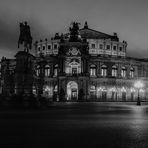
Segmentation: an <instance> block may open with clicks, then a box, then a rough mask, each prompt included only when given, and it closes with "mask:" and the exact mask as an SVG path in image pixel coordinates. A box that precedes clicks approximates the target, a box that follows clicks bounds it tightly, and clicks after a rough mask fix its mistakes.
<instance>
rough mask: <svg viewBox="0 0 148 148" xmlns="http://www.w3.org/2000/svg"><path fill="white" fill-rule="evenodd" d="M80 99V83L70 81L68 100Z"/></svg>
mask: <svg viewBox="0 0 148 148" xmlns="http://www.w3.org/2000/svg"><path fill="white" fill-rule="evenodd" d="M77 99H78V84H77V83H76V82H75V81H70V82H68V84H67V100H68V101H76V100H77Z"/></svg>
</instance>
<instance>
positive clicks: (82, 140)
mask: <svg viewBox="0 0 148 148" xmlns="http://www.w3.org/2000/svg"><path fill="white" fill-rule="evenodd" d="M135 104H136V103H101V102H98V103H95V102H94V103H56V104H53V105H51V107H49V109H47V110H12V109H11V110H10V109H9V110H0V137H1V138H0V147H6V146H9V147H20V148H22V147H26V148H27V147H32V148H34V147H48V148H49V147H51V148H53V147H65V148H66V147H69V148H71V147H72V148H75V147H89V148H92V147H96V148H148V106H147V105H146V104H144V103H142V106H136V105H135Z"/></svg>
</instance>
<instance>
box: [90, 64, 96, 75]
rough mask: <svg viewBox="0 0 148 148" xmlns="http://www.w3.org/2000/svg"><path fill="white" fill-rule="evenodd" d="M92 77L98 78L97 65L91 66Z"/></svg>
mask: <svg viewBox="0 0 148 148" xmlns="http://www.w3.org/2000/svg"><path fill="white" fill-rule="evenodd" d="M90 76H96V65H93V64H92V65H90Z"/></svg>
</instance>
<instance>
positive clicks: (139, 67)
mask: <svg viewBox="0 0 148 148" xmlns="http://www.w3.org/2000/svg"><path fill="white" fill-rule="evenodd" d="M72 27H73V28H74V26H72ZM73 28H72V29H73ZM72 29H71V30H72ZM126 53H127V42H126V41H122V42H121V41H120V40H119V38H118V36H117V34H116V33H114V34H113V35H108V34H105V33H102V32H99V31H96V30H93V29H90V28H89V27H88V25H87V23H85V25H84V27H83V28H82V29H79V30H77V34H76V37H74V40H73V39H72V33H71V32H70V33H67V34H61V35H59V34H58V33H56V34H55V37H53V38H51V40H47V39H45V41H43V40H41V41H39V42H36V43H35V56H34V58H32V59H31V61H32V73H31V74H30V77H28V82H27V83H28V84H29V82H32V84H31V85H30V86H31V87H30V88H29V90H30V91H31V92H32V93H33V94H34V95H41V96H44V97H47V98H48V99H50V100H53V101H136V100H137V95H138V90H137V89H136V88H135V87H134V84H135V82H136V81H137V80H140V81H142V83H143V84H144V87H143V88H141V89H140V97H141V99H142V100H145V101H146V100H148V95H147V94H148V87H147V86H148V60H147V59H137V58H132V57H128V56H127V54H126ZM8 61H9V62H8ZM12 63H13V64H12ZM11 65H13V66H11ZM15 65H17V64H16V60H11V59H10V60H8V59H4V58H3V59H2V61H1V88H2V93H7V94H10V90H11V93H15V92H16V91H15V89H17V88H16V85H15V82H16V80H14V79H13V78H15V77H16V69H17V68H16V66H15ZM10 67H13V68H10ZM11 73H12V74H11ZM10 77H11V80H12V82H11V81H7V80H8V79H10ZM10 82H11V83H10ZM7 83H8V84H7ZM9 83H10V84H9ZM28 84H27V85H28ZM11 85H12V86H13V87H12V86H11Z"/></svg>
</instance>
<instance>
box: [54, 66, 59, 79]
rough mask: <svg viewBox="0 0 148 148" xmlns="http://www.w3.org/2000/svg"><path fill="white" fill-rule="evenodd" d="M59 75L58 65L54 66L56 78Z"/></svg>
mask: <svg viewBox="0 0 148 148" xmlns="http://www.w3.org/2000/svg"><path fill="white" fill-rule="evenodd" d="M57 75H58V64H56V65H55V66H54V76H55V77H56V76H57Z"/></svg>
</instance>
